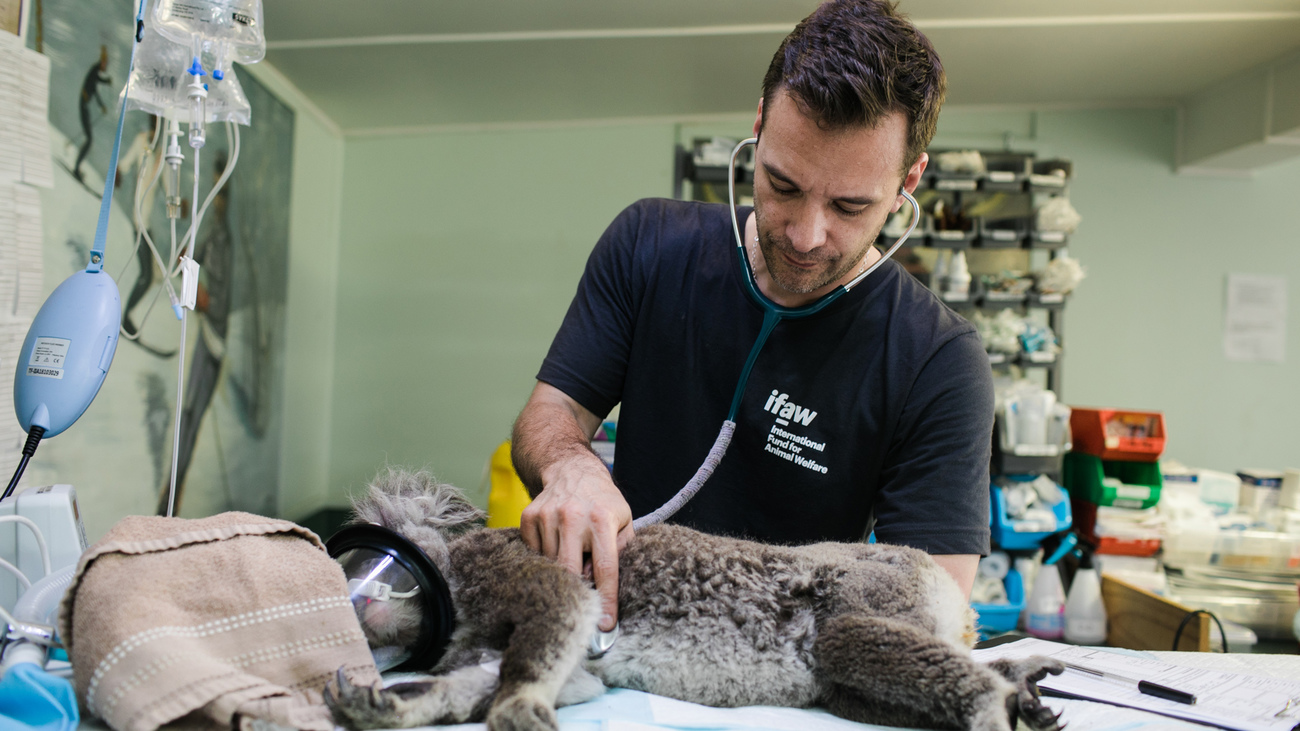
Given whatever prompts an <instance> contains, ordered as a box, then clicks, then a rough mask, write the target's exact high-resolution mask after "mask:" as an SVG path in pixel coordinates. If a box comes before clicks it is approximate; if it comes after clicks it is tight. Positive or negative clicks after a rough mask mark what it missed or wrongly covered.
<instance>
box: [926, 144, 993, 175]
mask: <svg viewBox="0 0 1300 731" xmlns="http://www.w3.org/2000/svg"><path fill="white" fill-rule="evenodd" d="M934 164H935V167H936V168H938V169H939V170H940V171H941V172H945V173H966V174H968V175H983V174H984V173H985V172H986V171H987V167H986V166H985V165H984V156H983V155H981V154H980V153H979V150H951V151H949V152H940V153H938V154H936V155H935V156H934Z"/></svg>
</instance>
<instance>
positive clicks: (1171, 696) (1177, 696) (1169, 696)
mask: <svg viewBox="0 0 1300 731" xmlns="http://www.w3.org/2000/svg"><path fill="white" fill-rule="evenodd" d="M1065 667H1067V668H1069V669H1071V670H1077V671H1079V672H1081V673H1087V674H1088V675H1095V676H1097V677H1099V678H1106V679H1107V680H1118V681H1120V682H1121V683H1128V684H1130V685H1137V689H1138V691H1140V692H1142V693H1145V694H1146V695H1149V696H1155V697H1156V698H1164V699H1165V700H1167V701H1174V702H1176V703H1185V704H1187V705H1189V706H1194V705H1196V696H1195V695H1193V694H1191V693H1188V692H1187V691H1185V690H1175V689H1174V688H1170V687H1168V686H1165V685H1160V684H1159V683H1152V682H1151V681H1149V680H1134V679H1133V678H1126V677H1124V676H1123V675H1116V674H1115V673H1109V672H1105V671H1103V670H1094V669H1092V668H1086V667H1084V666H1082V665H1075V664H1074V663H1072V662H1067V663H1065Z"/></svg>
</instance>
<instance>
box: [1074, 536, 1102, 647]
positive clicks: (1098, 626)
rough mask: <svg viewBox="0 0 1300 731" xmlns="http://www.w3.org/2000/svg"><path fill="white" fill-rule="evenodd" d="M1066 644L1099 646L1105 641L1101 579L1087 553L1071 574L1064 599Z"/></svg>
mask: <svg viewBox="0 0 1300 731" xmlns="http://www.w3.org/2000/svg"><path fill="white" fill-rule="evenodd" d="M1064 636H1065V641H1066V642H1072V643H1074V644H1076V645H1100V644H1102V643H1104V642H1105V641H1106V605H1105V604H1103V603H1102V600H1101V578H1100V577H1099V576H1098V575H1097V569H1096V568H1094V567H1093V565H1092V560H1091V557H1090V555H1089V554H1088V553H1086V552H1085V553H1084V554H1083V558H1082V559H1081V560H1080V562H1079V569H1078V570H1077V571H1075V572H1074V581H1073V582H1072V583H1071V584H1070V594H1069V596H1068V597H1067V598H1066V600H1065V632H1064Z"/></svg>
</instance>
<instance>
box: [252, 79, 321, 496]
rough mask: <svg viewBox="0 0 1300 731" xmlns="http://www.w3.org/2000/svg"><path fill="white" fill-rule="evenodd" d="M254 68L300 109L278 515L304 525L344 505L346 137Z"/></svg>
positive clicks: (287, 87) (286, 86) (284, 85)
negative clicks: (334, 414) (337, 470)
mask: <svg viewBox="0 0 1300 731" xmlns="http://www.w3.org/2000/svg"><path fill="white" fill-rule="evenodd" d="M248 69H249V70H250V72H252V73H253V74H254V75H255V76H256V77H257V79H258V80H259V81H261V82H262V83H263V84H266V86H267V87H268V88H269V89H270V90H271V91H272V93H274V94H275V95H276V96H277V97H279V98H280V100H281V101H283V102H284V103H285V104H288V105H289V107H290V108H292V109H293V110H294V142H293V146H294V149H293V182H292V187H291V189H290V190H291V192H290V195H291V199H290V206H289V211H288V215H289V276H288V300H287V302H286V310H285V353H284V358H285V365H284V368H285V379H284V384H285V387H284V394H283V398H284V431H283V434H282V435H281V438H282V440H283V441H282V442H281V449H280V485H279V500H278V512H279V514H280V515H281V516H284V517H286V518H289V519H293V520H301V519H303V518H305V517H307V516H309V515H311V514H312V513H314V512H315V511H316V510H318V509H319V508H320V507H321V506H322V505H326V504H338V503H339V501H338V500H337V499H334V497H333V496H332V495H330V493H329V489H328V486H329V465H330V453H329V436H330V433H329V425H330V412H331V410H332V404H331V400H330V399H331V396H332V394H333V388H332V384H333V378H334V333H335V322H334V315H335V312H337V305H336V303H335V292H336V290H337V287H338V263H339V202H340V200H341V197H342V192H343V149H344V146H343V136H342V134H341V133H340V132H339V130H338V128H337V127H335V126H334V124H333V123H332V122H331V121H330V120H329V119H328V118H326V117H325V116H324V115H323V114H320V113H319V112H318V111H317V110H316V108H315V106H314V105H313V104H312V103H311V102H310V101H309V100H307V98H306V97H304V96H303V95H302V92H300V91H298V89H297V88H296V87H294V86H293V85H292V84H291V83H289V82H288V81H287V80H286V79H285V78H284V77H283V76H281V75H280V73H279V71H277V70H276V69H275V68H273V67H271V66H269V65H268V64H258V65H255V66H249V67H248Z"/></svg>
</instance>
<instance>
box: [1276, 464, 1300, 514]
mask: <svg viewBox="0 0 1300 731" xmlns="http://www.w3.org/2000/svg"><path fill="white" fill-rule="evenodd" d="M1277 505H1278V507H1280V508H1286V509H1287V510H1300V469H1296V468H1295V467H1290V468H1288V469H1287V471H1286V472H1285V473H1283V475H1282V488H1281V492H1279V493H1278V496H1277Z"/></svg>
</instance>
